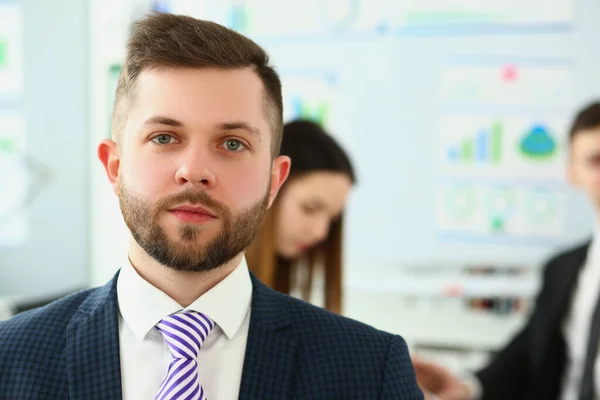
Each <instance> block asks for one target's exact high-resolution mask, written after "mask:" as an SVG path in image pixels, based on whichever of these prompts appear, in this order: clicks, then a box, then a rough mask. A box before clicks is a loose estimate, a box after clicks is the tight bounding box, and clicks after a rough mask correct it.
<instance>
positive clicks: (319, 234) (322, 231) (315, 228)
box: [312, 216, 330, 243]
mask: <svg viewBox="0 0 600 400" xmlns="http://www.w3.org/2000/svg"><path fill="white" fill-rule="evenodd" d="M329 226H330V222H329V218H326V217H324V216H323V217H320V218H319V219H318V220H316V221H315V222H314V223H313V224H312V237H313V241H315V242H317V243H318V242H322V241H323V240H324V239H325V238H327V234H328V233H329Z"/></svg>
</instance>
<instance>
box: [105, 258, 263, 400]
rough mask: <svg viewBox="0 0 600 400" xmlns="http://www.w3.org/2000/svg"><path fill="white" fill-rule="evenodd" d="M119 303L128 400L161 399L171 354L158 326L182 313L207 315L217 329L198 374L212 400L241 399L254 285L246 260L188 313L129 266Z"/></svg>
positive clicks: (121, 279) (204, 351)
mask: <svg viewBox="0 0 600 400" xmlns="http://www.w3.org/2000/svg"><path fill="white" fill-rule="evenodd" d="M117 297H118V301H119V311H120V316H119V344H120V349H121V382H122V388H123V399H124V400H138V399H139V400H142V399H143V400H152V399H154V397H155V396H156V394H157V392H158V389H159V387H160V384H161V383H162V380H163V378H164V377H165V376H166V373H167V366H168V364H169V361H170V359H171V354H170V351H169V349H168V347H167V346H166V344H165V342H164V340H163V337H162V335H161V333H160V332H159V331H158V330H156V328H155V327H154V326H155V325H156V324H157V323H158V322H159V321H160V320H161V319H162V318H164V317H166V316H167V315H170V314H172V313H174V312H177V311H180V310H194V311H199V312H202V313H203V314H205V315H207V316H208V317H210V318H211V319H212V320H213V321H214V322H215V324H216V325H215V328H214V329H213V331H212V332H211V333H210V334H209V335H208V337H207V338H206V341H205V342H204V344H203V345H202V349H201V350H200V354H199V357H198V364H199V369H198V374H199V377H200V383H201V384H202V387H203V388H204V391H205V393H206V397H207V398H208V399H213V400H217V399H218V400H235V399H237V398H238V397H239V389H240V382H241V378H242V368H243V364H244V356H245V353H246V342H247V339H248V327H249V325H250V303H251V300H252V282H251V280H250V275H249V272H248V266H247V265H246V261H245V260H243V261H242V262H241V263H240V265H239V266H238V267H237V268H236V269H235V270H234V271H233V272H232V273H231V274H229V276H227V277H226V278H225V279H224V280H222V281H221V282H220V283H218V284H217V285H216V286H215V287H213V288H212V289H210V290H209V291H208V292H206V293H205V294H203V295H202V296H200V298H198V299H197V300H196V301H194V302H193V303H192V304H191V305H190V306H189V307H185V308H184V307H182V306H181V305H179V304H178V303H177V302H176V301H175V300H173V299H171V298H170V297H169V296H167V295H166V294H165V293H164V292H162V291H160V290H159V289H157V288H156V287H154V286H152V285H151V284H150V283H148V282H147V281H145V280H144V279H143V278H142V277H141V276H140V275H139V274H138V273H137V272H136V270H135V269H134V268H133V266H132V265H131V263H130V262H129V260H127V262H126V263H125V264H124V265H123V268H122V269H121V273H120V274H119V278H118V281H117Z"/></svg>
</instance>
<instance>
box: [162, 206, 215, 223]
mask: <svg viewBox="0 0 600 400" xmlns="http://www.w3.org/2000/svg"><path fill="white" fill-rule="evenodd" d="M169 212H170V213H172V214H173V215H174V216H175V217H177V218H178V219H179V220H180V221H182V222H184V223H192V224H201V223H204V222H208V221H212V220H214V219H216V218H217V217H216V215H215V214H214V213H213V212H211V211H209V210H207V209H206V208H204V207H199V206H193V205H183V206H178V207H175V208H172V209H171V210H169Z"/></svg>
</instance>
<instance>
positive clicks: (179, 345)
mask: <svg viewBox="0 0 600 400" xmlns="http://www.w3.org/2000/svg"><path fill="white" fill-rule="evenodd" d="M214 326H215V323H214V322H213V321H212V320H211V319H210V318H208V317H207V316H206V315H204V314H202V313H199V312H196V311H186V312H178V313H175V314H171V315H169V316H167V317H165V318H163V319H161V320H160V322H159V323H158V324H156V329H158V330H159V332H160V333H162V335H163V338H164V339H165V343H166V344H167V346H168V347H169V350H171V356H172V358H171V362H170V363H169V369H168V370H167V376H166V377H165V379H164V380H163V382H162V384H161V385H160V389H159V390H158V394H157V395H156V397H155V399H156V400H206V395H205V393H204V389H203V388H202V385H200V379H199V377H198V353H199V352H200V349H201V348H202V343H204V340H206V337H207V336H208V334H209V333H210V332H211V331H212V329H213V328H214Z"/></svg>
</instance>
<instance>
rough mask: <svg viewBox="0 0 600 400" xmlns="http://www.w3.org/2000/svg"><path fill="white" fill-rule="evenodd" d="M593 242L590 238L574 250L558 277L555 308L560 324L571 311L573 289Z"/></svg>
mask: <svg viewBox="0 0 600 400" xmlns="http://www.w3.org/2000/svg"><path fill="white" fill-rule="evenodd" d="M591 243H592V242H591V240H589V241H587V242H586V243H585V244H583V245H582V246H580V247H578V248H576V249H575V250H573V253H572V257H570V259H569V260H568V265H565V266H564V268H562V270H561V275H560V277H558V278H557V279H556V282H555V284H556V287H555V288H554V290H555V293H556V299H557V301H558V304H557V307H555V308H554V310H555V312H556V313H557V314H556V316H557V317H558V318H557V322H558V323H559V324H560V322H562V319H563V317H564V316H565V315H566V313H567V312H568V311H569V305H570V304H571V298H572V297H573V291H574V290H575V286H576V284H577V278H578V277H579V273H580V272H581V269H582V268H583V265H584V264H585V261H586V258H587V255H588V251H589V249H590V245H591Z"/></svg>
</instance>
